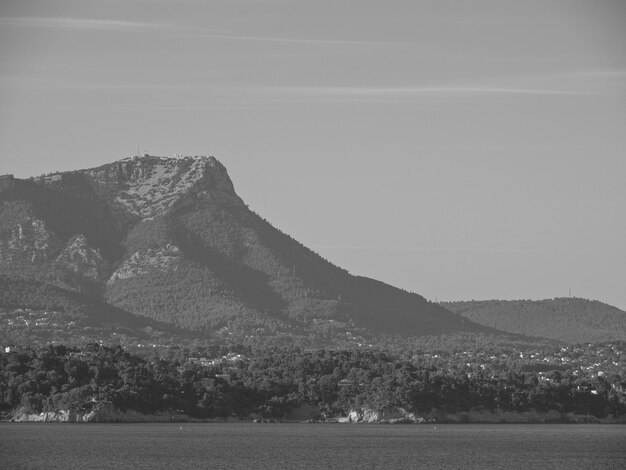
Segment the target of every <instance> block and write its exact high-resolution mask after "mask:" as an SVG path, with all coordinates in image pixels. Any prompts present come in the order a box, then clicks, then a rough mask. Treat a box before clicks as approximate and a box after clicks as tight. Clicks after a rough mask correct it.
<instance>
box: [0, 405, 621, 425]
mask: <svg viewBox="0 0 626 470" xmlns="http://www.w3.org/2000/svg"><path fill="white" fill-rule="evenodd" d="M2 421H3V422H12V423H29V422H31V423H303V424H316V423H322V424H334V423H336V424H356V425H358V424H417V425H420V424H626V416H618V417H612V418H609V417H606V418H598V417H596V416H592V415H582V414H574V413H561V412H559V411H556V410H550V411H547V412H538V411H536V410H529V411H523V412H510V411H495V412H493V411H490V410H486V409H478V410H471V411H466V412H459V413H445V412H442V411H440V410H433V411H431V412H429V413H424V414H420V415H416V414H413V413H407V412H405V411H404V410H401V409H399V410H387V411H385V412H377V411H372V410H368V409H362V410H352V411H351V412H350V413H348V415H347V416H337V417H328V418H323V417H321V416H320V417H315V418H308V419H300V418H295V417H292V418H291V419H290V418H289V417H287V418H285V419H278V418H272V419H261V418H258V417H255V416H249V417H247V418H243V419H240V418H235V417H233V418H207V419H201V418H194V417H191V416H188V415H185V414H182V413H171V412H169V411H160V412H157V413H141V412H139V411H136V410H120V409H117V408H115V407H113V406H101V407H99V408H98V409H94V410H91V411H89V412H76V411H71V410H56V411H44V412H41V413H26V412H23V411H20V410H16V411H15V412H13V413H11V414H9V415H5V417H4V419H3V420H2Z"/></svg>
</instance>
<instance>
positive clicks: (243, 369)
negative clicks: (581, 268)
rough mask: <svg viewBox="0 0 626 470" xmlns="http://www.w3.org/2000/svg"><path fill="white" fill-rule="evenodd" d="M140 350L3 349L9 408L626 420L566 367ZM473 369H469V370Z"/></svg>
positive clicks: (345, 354)
mask: <svg viewBox="0 0 626 470" xmlns="http://www.w3.org/2000/svg"><path fill="white" fill-rule="evenodd" d="M197 352H200V353H202V354H205V356H206V357H195V356H189V354H190V351H189V350H188V349H184V348H183V349H178V350H170V351H169V352H168V354H161V353H156V352H150V353H144V354H134V353H131V352H129V351H126V350H124V348H122V347H120V346H116V347H106V346H102V345H98V344H89V345H86V346H85V347H83V348H82V349H79V348H77V347H67V346H63V345H48V346H46V347H39V348H14V349H12V350H11V351H9V352H5V353H3V354H0V412H1V413H2V414H3V416H4V418H5V419H10V417H11V416H14V415H15V414H16V413H40V412H43V411H56V410H62V409H64V410H75V411H80V410H85V409H87V408H89V407H92V406H94V404H95V403H99V402H104V401H106V402H110V403H112V404H113V406H115V407H116V408H118V409H120V410H122V411H124V410H136V411H138V412H141V413H155V412H162V411H169V412H171V413H180V414H184V415H186V416H188V417H192V418H198V419H208V418H217V419H219V418H222V419H223V418H238V419H250V417H251V416H260V417H262V418H264V419H272V420H281V419H284V418H286V417H287V416H288V415H289V412H290V410H293V409H295V408H298V407H299V406H301V405H304V404H306V405H312V406H314V407H317V408H318V409H319V411H320V416H321V419H325V418H331V417H336V416H346V415H347V414H348V413H349V412H350V411H351V410H354V409H359V408H364V407H367V408H368V409H372V410H381V411H382V410H388V409H393V408H401V409H403V410H406V411H407V412H410V413H414V414H416V415H425V414H428V413H431V412H432V411H433V410H440V411H442V412H445V413H459V412H465V411H471V410H477V409H482V410H490V411H496V410H499V411H512V412H524V411H529V410H533V411H538V412H547V411H549V410H556V411H558V412H559V413H575V414H581V415H591V416H595V417H598V418H604V417H617V416H623V415H625V414H626V394H625V393H624V390H625V389H626V381H625V378H624V377H622V376H620V375H619V374H612V375H611V376H601V375H594V376H589V375H575V374H573V373H572V372H571V371H569V370H563V369H562V368H552V370H547V369H550V368H547V369H546V368H544V369H543V370H541V371H540V372H538V370H532V369H529V368H527V369H526V370H524V369H523V368H521V369H520V368H515V369H512V370H502V369H499V370H497V369H495V368H490V367H470V368H467V367H450V366H446V365H443V364H441V363H440V362H438V361H437V360H436V355H435V356H434V357H433V356H432V355H430V354H428V355H422V356H419V357H415V356H413V357H408V356H404V357H403V356H400V355H397V354H393V353H390V352H385V351H382V350H375V349H354V350H317V351H303V350H302V349H301V348H298V347H288V348H270V349H265V350H251V349H250V348H248V347H245V346H239V347H235V348H232V347H231V348H225V347H224V346H212V347H210V348H207V349H205V350H203V351H197ZM468 365H469V364H468Z"/></svg>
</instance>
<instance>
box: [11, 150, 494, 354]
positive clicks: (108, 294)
mask: <svg viewBox="0 0 626 470" xmlns="http://www.w3.org/2000/svg"><path fill="white" fill-rule="evenodd" d="M2 181H3V183H2V185H0V187H1V190H0V202H1V206H0V263H1V264H0V265H1V267H0V274H4V275H9V276H13V277H14V278H15V277H19V278H22V279H24V280H36V281H38V282H43V283H46V284H49V285H53V286H57V287H60V288H63V289H66V290H68V291H71V292H78V293H80V294H81V295H86V296H88V297H89V298H91V299H96V300H98V301H99V302H104V303H107V304H109V305H111V306H112V307H115V308H118V309H121V310H124V311H127V312H129V313H132V314H137V315H140V316H144V317H148V318H151V319H153V320H156V321H159V322H163V323H165V324H171V325H175V326H176V327H182V328H187V329H189V330H196V331H197V330H202V331H203V332H204V333H206V334H209V335H215V334H218V333H219V332H223V331H225V330H224V328H226V330H227V331H229V332H231V333H229V334H238V335H240V336H242V337H249V336H253V335H261V336H262V335H276V334H281V335H289V334H291V333H294V332H301V333H302V332H304V334H310V335H313V336H315V335H318V336H321V337H324V338H326V336H324V335H327V334H328V331H331V330H332V331H333V333H332V334H337V333H338V331H340V330H342V329H343V331H345V330H355V331H361V332H365V331H370V332H376V333H383V334H400V335H416V336H420V335H430V334H440V333H447V332H457V331H476V332H484V333H493V330H492V329H490V328H486V327H483V326H481V325H478V324H475V323H473V322H468V321H467V320H464V319H462V318H461V317H460V316H458V315H456V314H453V313H451V312H449V311H447V310H446V309H444V308H442V307H440V306H438V305H436V304H434V303H432V302H429V301H427V300H426V299H424V298H423V297H422V296H420V295H418V294H414V293H409V292H405V291H403V290H400V289H397V288H395V287H392V286H389V285H387V284H384V283H382V282H380V281H375V280H372V279H368V278H364V277H360V276H353V275H351V274H349V273H348V272H347V271H346V270H344V269H341V268H339V267H337V266H335V265H334V264H332V263H330V262H329V261H327V260H325V259H323V258H321V257H320V256H319V255H317V254H316V253H314V252H313V251H311V250H310V249H308V248H306V247H305V246H304V245H302V244H301V243H299V242H297V241H296V240H294V239H293V238H291V237H290V236H288V235H286V234H284V233H282V232H281V231H279V230H277V229H276V228H274V227H273V226H272V225H271V224H270V223H269V222H267V221H266V220H265V219H263V218H262V217H261V216H259V215H257V214H256V213H254V212H252V211H250V210H249V209H248V207H247V205H246V204H245V203H244V202H243V201H242V200H241V198H240V197H239V196H238V195H237V194H236V192H235V189H234V185H233V184H232V181H231V180H230V177H229V176H228V173H227V170H226V168H225V167H224V166H223V165H222V164H221V163H220V162H219V161H218V160H217V159H216V158H214V157H204V156H199V157H155V156H150V155H144V156H143V157H138V156H137V157H130V158H126V159H122V160H118V161H115V162H112V163H108V164H105V165H101V166H98V167H95V168H90V169H85V170H75V171H70V172H58V173H51V174H47V175H43V176H39V177H34V178H30V179H26V180H23V179H18V178H12V177H4V178H2ZM0 301H1V299H0ZM0 306H1V302H0ZM320 325H324V328H325V330H324V331H325V333H323V334H322V333H319V331H318V330H320V328H321V327H320ZM313 330H315V331H313ZM324 338H322V339H321V340H320V341H322V342H323V341H324ZM318 339H319V338H318ZM326 339H327V338H326Z"/></svg>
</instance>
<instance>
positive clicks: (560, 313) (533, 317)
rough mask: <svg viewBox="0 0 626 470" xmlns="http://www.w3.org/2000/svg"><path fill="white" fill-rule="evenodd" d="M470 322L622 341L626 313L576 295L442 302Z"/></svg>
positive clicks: (570, 339) (576, 339)
mask: <svg viewBox="0 0 626 470" xmlns="http://www.w3.org/2000/svg"><path fill="white" fill-rule="evenodd" d="M441 305H442V306H443V307H445V308H447V309H448V310H451V311H452V312H455V313H458V314H459V315H462V316H464V317H466V318H468V319H470V320H472V321H475V322H477V323H480V324H482V325H487V326H490V327H493V328H496V329H498V330H501V331H508V332H511V333H519V334H523V335H527V336H536V337H543V338H551V339H556V340H558V341H565V342H567V343H571V344H575V343H583V342H598V341H616V340H619V341H624V340H626V312H624V311H622V310H619V309H618V308H615V307H612V306H610V305H607V304H604V303H602V302H598V301H591V300H586V299H580V298H556V299H547V300H538V301H533V300H509V301H506V300H483V301H474V300H472V301H468V302H442V303H441Z"/></svg>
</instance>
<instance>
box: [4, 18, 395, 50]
mask: <svg viewBox="0 0 626 470" xmlns="http://www.w3.org/2000/svg"><path fill="white" fill-rule="evenodd" d="M0 26H19V27H30V28H57V29H83V30H110V31H150V30H161V31H168V32H170V33H173V34H176V35H181V36H186V37H190V38H196V39H215V40H225V41H247V42H270V43H292V44H329V45H341V44H344V45H363V46H374V45H389V44H391V43H387V42H380V41H360V40H349V39H321V38H294V37H285V36H253V35H246V34H228V33H221V32H215V31H211V30H208V29H203V28H196V27H182V26H176V25H168V24H163V23H146V22H138V21H125V20H111V19H93V18H71V17H34V16H32V17H31V16H28V17H0Z"/></svg>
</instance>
